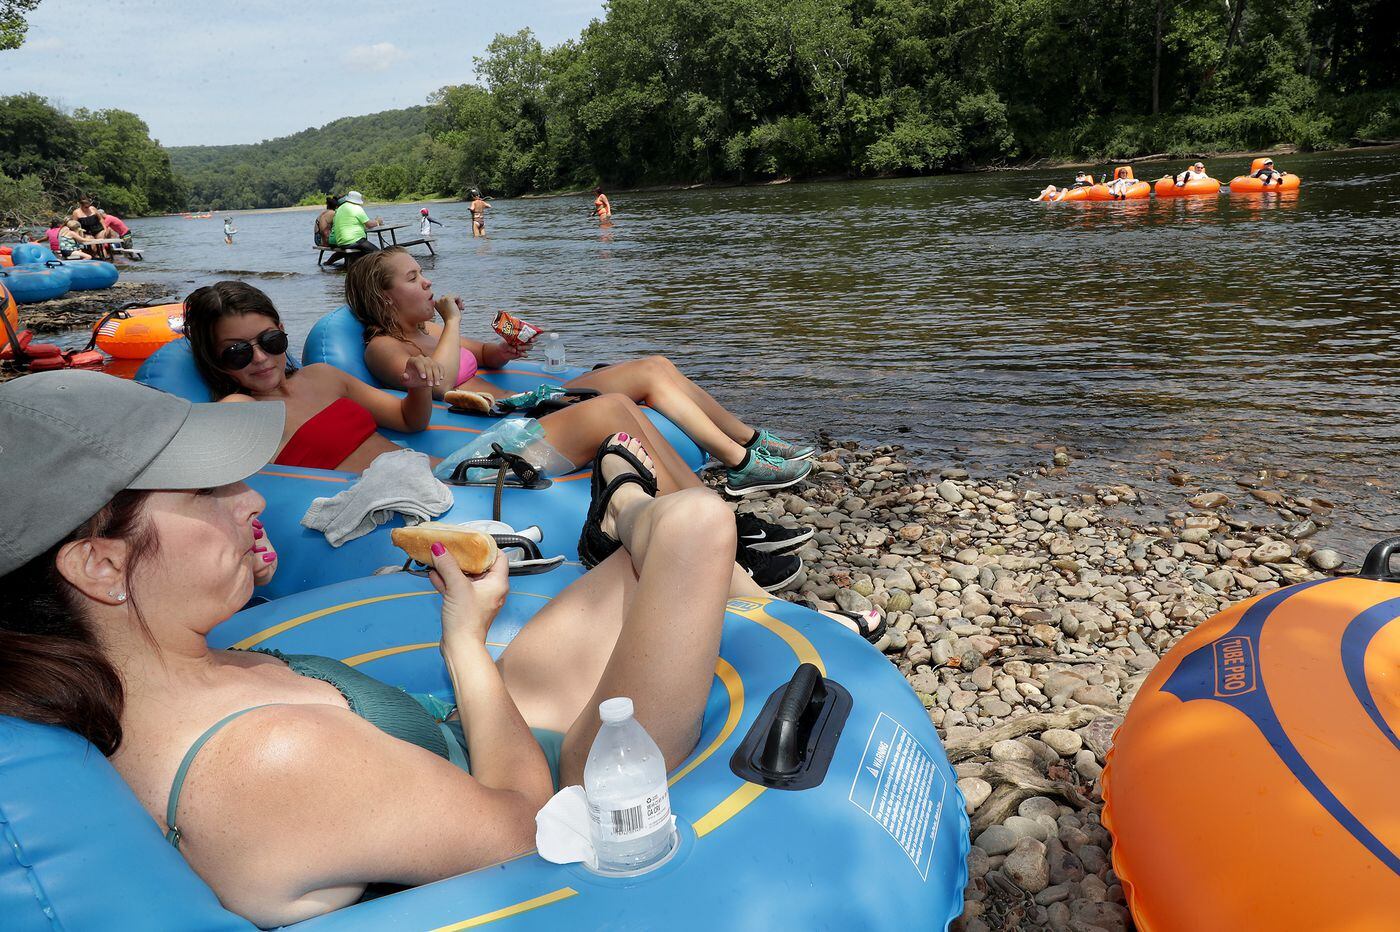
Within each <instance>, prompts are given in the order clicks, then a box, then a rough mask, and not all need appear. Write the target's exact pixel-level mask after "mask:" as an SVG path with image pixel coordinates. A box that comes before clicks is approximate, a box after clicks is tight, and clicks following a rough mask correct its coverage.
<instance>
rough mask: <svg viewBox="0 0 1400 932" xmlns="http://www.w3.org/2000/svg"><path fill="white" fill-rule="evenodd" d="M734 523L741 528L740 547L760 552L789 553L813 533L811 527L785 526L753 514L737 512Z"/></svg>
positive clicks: (810, 537) (807, 539)
mask: <svg viewBox="0 0 1400 932" xmlns="http://www.w3.org/2000/svg"><path fill="white" fill-rule="evenodd" d="M734 523H735V525H737V526H738V528H739V549H740V550H743V549H744V548H748V549H749V550H757V551H758V552H760V553H788V552H790V551H793V550H796V549H797V548H798V547H801V546H802V545H803V544H805V543H807V541H809V540H811V539H812V534H813V531H812V529H811V528H809V527H783V526H782V525H781V524H773V523H772V522H771V521H764V520H763V519H762V518H758V517H755V516H754V515H751V514H735V515H734Z"/></svg>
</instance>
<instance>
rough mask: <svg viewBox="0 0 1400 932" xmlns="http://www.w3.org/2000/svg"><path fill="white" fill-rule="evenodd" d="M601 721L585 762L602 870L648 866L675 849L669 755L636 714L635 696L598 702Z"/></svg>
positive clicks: (585, 783)
mask: <svg viewBox="0 0 1400 932" xmlns="http://www.w3.org/2000/svg"><path fill="white" fill-rule="evenodd" d="M598 714H599V716H600V717H601V718H602V719H603V727H602V728H600V729H599V730H598V737H596V738H594V739H593V747H592V749H591V750H589V752H588V762H587V763H586V764H585V765H584V767H583V789H584V792H585V793H586V794H587V795H588V812H589V815H590V816H591V822H592V836H593V849H594V851H595V852H596V854H597V856H598V870H599V871H604V872H611V873H619V872H629V873H635V872H637V871H641V870H645V869H646V868H648V867H650V866H652V865H654V864H656V863H657V862H658V861H660V860H662V859H663V858H665V857H666V855H668V854H669V853H670V852H671V848H672V845H673V844H674V841H675V836H674V833H673V832H672V830H671V794H670V791H669V790H667V788H666V761H665V759H664V758H663V757H662V756H661V749H660V748H658V747H657V746H656V742H655V741H653V740H651V735H649V734H647V732H646V729H645V728H643V727H642V726H641V725H640V724H638V722H637V720H636V719H635V718H633V717H632V700H631V699H627V698H625V697H623V698H617V699H608V700H607V701H605V702H603V703H601V704H600V705H599V706H598Z"/></svg>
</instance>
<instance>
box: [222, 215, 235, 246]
mask: <svg viewBox="0 0 1400 932" xmlns="http://www.w3.org/2000/svg"><path fill="white" fill-rule="evenodd" d="M237 232H238V231H237V230H235V229H234V228H233V218H232V217H225V218H224V242H225V243H227V244H228V245H230V246H232V245H233V234H235V233H237Z"/></svg>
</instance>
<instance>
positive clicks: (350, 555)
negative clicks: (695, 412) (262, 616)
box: [136, 340, 704, 598]
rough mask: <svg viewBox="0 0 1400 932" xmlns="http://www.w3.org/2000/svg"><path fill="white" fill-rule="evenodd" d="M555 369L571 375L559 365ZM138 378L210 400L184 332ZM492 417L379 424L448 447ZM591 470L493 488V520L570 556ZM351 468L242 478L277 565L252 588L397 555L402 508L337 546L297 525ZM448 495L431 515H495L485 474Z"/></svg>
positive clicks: (439, 410)
mask: <svg viewBox="0 0 1400 932" xmlns="http://www.w3.org/2000/svg"><path fill="white" fill-rule="evenodd" d="M512 368H514V367H512ZM574 371H575V372H581V371H583V370H574ZM503 375H504V378H503V381H505V382H507V383H508V384H511V383H512V380H520V381H521V382H522V383H523V382H527V381H529V380H530V379H534V378H537V377H538V375H539V374H538V373H536V372H534V371H532V370H529V369H526V370H522V371H517V372H511V373H504V374H503ZM562 377H565V378H568V377H571V376H570V375H568V374H567V373H566V374H564V375H563V376H562ZM136 378H137V381H140V382H143V383H145V384H148V385H152V386H154V387H155V388H159V389H162V390H164V391H168V392H171V393H172V394H176V395H179V396H181V397H183V398H187V399H189V400H190V401H196V402H204V401H210V400H211V398H210V395H209V389H208V388H207V386H205V384H204V382H203V381H202V380H201V379H200V378H199V374H198V372H197V371H196V370H195V368H194V357H193V355H192V353H191V352H190V347H189V341H188V340H175V341H174V342H171V343H168V344H166V345H165V346H164V347H162V348H161V349H160V350H159V351H157V352H156V353H154V354H153V355H152V356H151V357H150V358H149V359H147V360H146V362H145V363H143V364H142V366H141V368H140V369H139V370H138V371H137V373H136ZM537 384H539V383H538V381H535V382H530V385H529V387H534V385H537ZM646 413H647V415H648V417H650V418H651V419H652V421H653V423H655V424H656V425H657V426H658V428H660V429H661V431H662V433H663V434H664V435H665V436H666V437H667V439H668V440H670V441H671V443H672V445H673V446H676V448H677V450H678V451H679V452H680V453H681V456H682V457H683V458H684V459H685V460H686V462H687V463H688V464H690V465H691V466H692V468H697V469H698V468H699V467H700V465H701V464H702V463H703V462H704V454H703V453H702V452H701V450H700V448H699V447H697V446H696V445H695V443H694V442H693V441H691V440H690V439H689V438H688V437H686V436H685V434H683V433H681V431H680V430H679V428H677V427H676V426H675V425H674V424H672V423H671V422H670V421H669V420H667V419H666V418H664V417H663V416H662V415H660V414H658V413H657V412H655V411H647V412H646ZM494 423H495V420H494V419H492V418H485V417H472V416H468V415H458V414H452V413H451V412H449V411H448V410H447V408H446V406H445V405H437V406H435V409H434V411H433V420H432V422H431V423H430V424H429V427H428V430H426V431H424V432H423V433H421V434H401V433H398V432H396V431H387V430H386V431H382V433H383V434H384V435H385V436H387V437H388V438H389V439H391V440H393V441H395V442H397V443H403V444H404V445H406V446H409V445H411V446H412V448H413V449H417V450H420V451H422V452H424V453H428V454H430V455H434V456H446V455H448V454H449V453H451V452H453V451H455V450H456V449H458V448H459V447H461V446H462V445H463V444H465V443H467V442H469V441H470V439H471V438H472V437H474V436H477V435H478V434H480V433H481V431H483V430H485V429H488V428H489V427H490V426H492V425H493V424H494ZM591 475H592V474H591V473H590V472H588V471H583V472H576V473H572V474H570V475H567V476H561V477H558V478H554V479H551V480H549V482H548V485H547V486H546V487H543V488H536V489H525V488H520V487H519V486H512V485H507V486H506V487H504V488H503V489H502V494H501V510H500V514H501V520H502V521H505V522H506V523H508V524H510V525H512V526H513V527H515V528H525V527H528V526H530V525H532V524H534V525H539V527H540V529H541V530H542V531H543V532H544V540H543V541H542V542H541V543H540V550H541V552H542V553H543V554H545V555H546V556H552V555H556V554H562V555H564V557H565V558H566V559H569V560H577V559H578V536H579V531H580V530H581V529H582V527H583V521H584V518H585V517H586V516H587V514H588V502H589V497H590V483H589V478H590V477H591ZM357 478H358V476H357V475H356V474H355V473H348V472H337V471H333V470H325V469H304V468H301V467H295V468H294V467H285V466H278V465H276V464H272V465H269V466H268V467H266V468H265V469H263V470H261V471H260V472H258V473H257V474H256V475H254V476H251V477H250V478H249V479H248V484H249V485H250V486H251V487H252V488H253V489H254V490H255V491H257V492H258V493H259V494H260V495H262V496H263V498H264V499H266V500H267V507H266V509H265V510H264V511H263V514H262V521H263V524H264V525H266V527H267V532H268V536H269V538H270V539H271V540H272V544H273V546H274V547H276V548H277V553H278V569H277V574H276V576H275V577H274V578H273V580H272V582H271V583H270V584H269V585H268V586H266V587H264V588H263V589H259V590H258V591H259V594H260V595H264V596H267V597H268V598H277V597H279V596H284V595H289V594H291V593H295V592H301V591H303V590H306V589H309V588H312V587H315V586H323V585H326V584H328V583H333V582H340V581H342V580H347V579H354V578H356V577H359V576H367V575H369V574H371V573H373V572H374V571H375V570H378V569H380V568H382V567H385V566H391V565H395V564H402V563H403V561H404V555H403V552H402V551H401V550H399V549H398V548H397V547H395V546H394V545H393V543H392V542H391V541H390V539H389V532H390V530H391V529H392V528H395V527H402V525H403V521H402V519H400V518H396V519H394V520H393V521H391V522H390V523H389V524H386V525H384V526H382V527H380V528H377V529H375V530H374V531H371V532H370V533H369V534H366V535H365V536H364V537H361V538H358V539H356V540H353V541H350V542H348V543H346V544H344V545H342V546H341V547H339V548H333V547H331V545H330V544H328V543H326V539H325V536H324V535H322V534H321V533H320V532H318V531H312V530H310V529H308V528H305V527H302V525H301V518H302V515H304V514H306V510H307V509H308V508H309V507H310V506H311V503H312V501H313V500H315V499H317V498H322V497H329V496H333V495H337V494H339V493H340V492H342V491H344V490H345V489H347V488H349V486H350V485H351V484H352V483H354V482H355V480H356V479H357ZM452 497H453V501H454V504H453V506H452V508H451V509H449V510H448V511H447V512H446V513H445V514H443V515H441V516H440V517H438V518H437V519H436V520H438V521H445V522H453V523H458V522H464V521H472V520H480V519H483V518H491V517H492V516H493V513H494V506H495V487H494V485H493V484H484V485H482V484H477V485H460V486H455V487H453V489H452Z"/></svg>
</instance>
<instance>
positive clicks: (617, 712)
mask: <svg viewBox="0 0 1400 932" xmlns="http://www.w3.org/2000/svg"><path fill="white" fill-rule="evenodd" d="M598 715H599V716H600V717H601V718H602V719H603V723H604V724H606V725H613V724H616V723H617V722H625V721H627V720H628V719H629V718H631V717H632V700H631V699H628V698H627V697H626V696H618V697H617V698H615V699H604V700H603V701H602V702H600V703H598Z"/></svg>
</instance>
